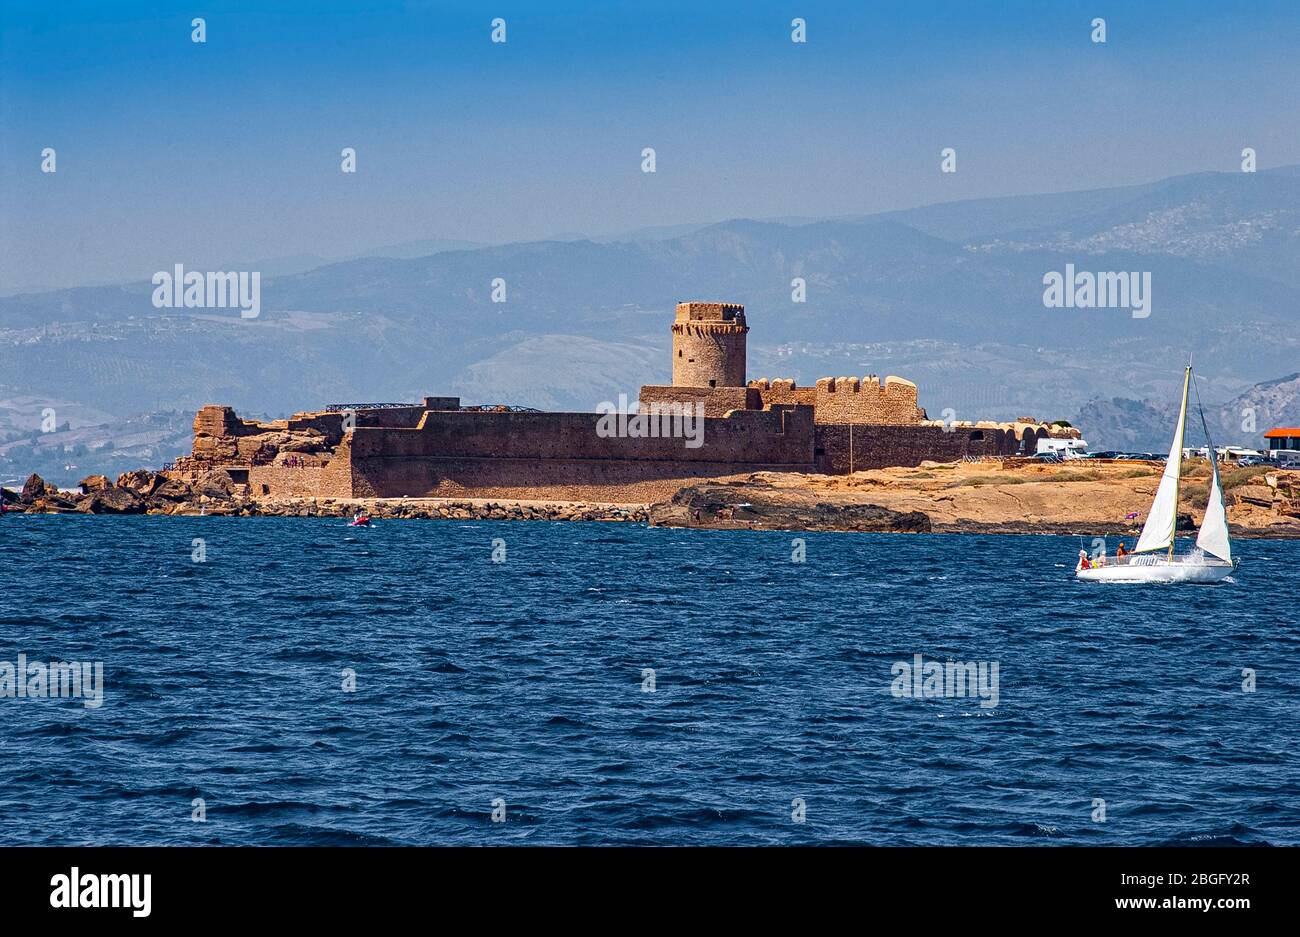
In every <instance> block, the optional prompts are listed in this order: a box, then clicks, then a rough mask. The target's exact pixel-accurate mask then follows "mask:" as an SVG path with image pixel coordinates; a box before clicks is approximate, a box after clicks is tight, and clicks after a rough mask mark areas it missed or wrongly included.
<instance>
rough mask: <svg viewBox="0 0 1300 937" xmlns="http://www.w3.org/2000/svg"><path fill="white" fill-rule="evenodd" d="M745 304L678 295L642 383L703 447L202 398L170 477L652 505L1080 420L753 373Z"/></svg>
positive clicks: (499, 420)
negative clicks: (278, 413) (946, 404)
mask: <svg viewBox="0 0 1300 937" xmlns="http://www.w3.org/2000/svg"><path fill="white" fill-rule="evenodd" d="M748 333H749V326H748V324H747V323H746V321H745V308H744V306H742V305H739V304H736V303H702V302H686V303H678V304H677V312H676V316H675V319H674V321H673V324H672V356H673V357H672V362H673V367H672V383H671V384H669V385H647V386H644V387H642V388H641V392H640V398H639V399H640V405H639V411H638V412H647V411H655V412H663V411H667V410H669V409H672V410H673V411H674V412H680V411H681V408H689V410H688V411H687V412H690V413H693V414H699V420H700V425H699V427H698V428H699V438H698V440H696V442H695V445H694V446H688V445H684V444H683V440H682V439H681V438H674V437H672V436H668V435H664V436H657V435H656V436H648V435H641V436H632V437H629V436H618V435H610V434H608V433H605V432H601V431H600V427H601V425H602V424H601V423H600V421H601V419H602V417H601V416H600V415H599V414H597V413H543V412H537V411H519V410H512V409H509V408H505V407H489V408H484V407H463V406H461V404H460V400H459V398H456V397H425V398H424V399H423V400H422V401H421V402H420V403H416V404H356V405H334V406H331V407H329V408H328V409H326V410H320V411H311V412H304V413H296V414H294V415H293V416H292V417H290V418H288V419H285V420H272V421H268V422H259V421H254V420H243V419H240V418H239V417H238V416H237V415H236V414H235V412H234V411H233V410H232V409H231V408H230V407H225V406H205V407H203V408H202V409H201V410H200V411H199V412H198V414H197V416H196V417H195V419H194V448H193V452H192V454H191V455H189V456H186V457H184V458H182V459H180V460H179V461H178V462H177V465H176V468H175V469H174V471H175V472H177V473H179V474H180V475H181V476H182V477H187V478H198V477H200V476H202V475H203V474H205V473H206V472H208V471H211V470H213V469H222V470H224V471H226V472H228V473H229V474H230V476H231V478H232V479H233V481H234V483H235V484H236V485H237V486H241V487H242V486H247V493H248V494H249V495H250V496H252V497H254V498H283V497H315V498H366V497H384V498H395V497H413V498H419V497H429V498H438V497H479V498H525V499H526V498H534V499H548V500H571V501H581V500H587V501H615V502H620V501H621V502H649V501H656V500H661V499H666V498H668V497H670V496H671V495H672V494H673V492H675V491H676V490H677V489H678V488H680V487H682V486H684V485H689V484H693V483H695V482H699V481H703V480H707V479H712V478H718V477H722V476H728V475H737V474H742V473H749V472H757V471H776V472H808V473H827V474H841V473H847V472H852V471H857V470H861V469H868V468H882V467H885V466H891V465H904V466H907V465H919V464H920V463H921V462H922V461H924V460H927V459H932V460H936V461H953V460H956V459H961V458H963V457H966V456H999V455H1014V454H1016V453H1017V452H1025V453H1033V452H1034V451H1035V450H1036V448H1037V441H1038V440H1039V439H1040V438H1043V437H1047V436H1062V435H1069V436H1077V435H1078V432H1077V431H1076V430H1073V429H1070V428H1062V427H1053V426H1047V425H1044V424H1041V423H1038V422H1036V421H1033V420H1030V419H1028V418H1023V419H1021V420H1019V421H1017V422H1013V423H994V422H979V423H952V422H949V423H947V424H944V423H941V422H938V421H934V420H930V419H928V418H927V416H926V413H925V411H924V410H923V409H921V408H920V407H918V406H917V390H916V385H915V384H913V383H912V382H911V381H906V380H904V379H902V378H900V377H892V376H891V377H886V378H884V380H883V381H882V380H880V379H879V378H877V377H876V376H875V375H869V376H867V377H865V378H862V379H859V378H856V377H827V378H822V379H821V380H819V381H817V382H816V384H815V385H814V386H811V387H800V386H797V385H796V384H795V382H794V381H792V380H771V381H769V380H767V379H762V380H755V381H747V380H746V373H745V372H746V348H745V345H746V336H747V335H748Z"/></svg>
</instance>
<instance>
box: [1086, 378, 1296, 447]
mask: <svg viewBox="0 0 1300 937" xmlns="http://www.w3.org/2000/svg"><path fill="white" fill-rule="evenodd" d="M1194 404H1195V398H1193V407H1194ZM1177 411H1178V401H1177V399H1173V398H1171V399H1169V400H1167V401H1152V400H1130V399H1126V398H1122V397H1113V398H1111V399H1109V400H1095V401H1090V402H1089V403H1088V404H1086V405H1085V406H1084V407H1083V408H1081V409H1080V411H1079V412H1078V414H1077V415H1076V416H1075V417H1074V419H1073V422H1075V425H1077V426H1082V427H1085V428H1086V432H1087V437H1088V444H1089V447H1090V448H1091V449H1093V450H1094V451H1097V450H1104V449H1121V450H1140V451H1158V452H1164V451H1166V450H1167V449H1168V448H1169V441H1170V439H1172V437H1173V428H1174V421H1175V419H1176V418H1177ZM1205 419H1206V422H1207V423H1208V424H1209V427H1210V434H1211V436H1212V437H1213V439H1214V444H1215V445H1216V446H1246V447H1248V448H1251V449H1260V448H1263V445H1264V440H1263V434H1264V433H1265V431H1267V430H1269V429H1271V428H1272V427H1274V426H1300V374H1291V375H1288V376H1287V377H1282V378H1278V379H1277V380H1273V381H1264V382H1262V383H1259V384H1256V385H1255V386H1253V387H1251V388H1249V389H1248V390H1246V391H1245V392H1244V393H1242V394H1239V395H1237V396H1236V397H1234V398H1233V399H1232V400H1230V401H1228V402H1227V403H1223V404H1218V405H1211V404H1209V403H1208V402H1206V405H1205ZM1252 423H1253V425H1254V427H1255V429H1254V430H1251V429H1250V428H1249V427H1250V426H1251V425H1252ZM1187 439H1188V445H1196V446H1201V445H1204V444H1205V433H1204V431H1203V430H1202V428H1201V425H1200V422H1199V418H1198V417H1197V415H1196V412H1195V410H1194V409H1193V410H1192V415H1191V416H1190V417H1189V420H1188V425H1187Z"/></svg>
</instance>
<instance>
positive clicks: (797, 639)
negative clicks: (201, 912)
mask: <svg viewBox="0 0 1300 937" xmlns="http://www.w3.org/2000/svg"><path fill="white" fill-rule="evenodd" d="M796 538H798V539H801V540H802V541H803V548H802V549H803V555H804V559H805V561H804V562H802V563H800V562H792V556H794V555H796V553H797V550H798V544H795V543H793V541H794V540H795V539H796ZM1236 546H1237V549H1238V551H1239V554H1240V557H1241V560H1242V564H1241V568H1240V569H1239V570H1238V572H1237V573H1236V575H1235V581H1230V582H1228V583H1225V584H1223V585H1219V586H1188V585H1181V586H1169V585H1163V586H1161V585H1146V586H1138V585H1104V584H1078V583H1076V582H1074V581H1073V579H1072V566H1073V563H1074V557H1075V555H1076V554H1077V552H1078V549H1079V543H1078V541H1077V540H1076V539H1074V538H1065V537H1013V536H1006V537H979V536H944V535H913V536H908V535H886V534H881V535H876V534H832V533H806V534H795V533H785V532H781V533H778V532H721V531H686V530H668V529H652V528H647V527H644V526H636V525H631V524H563V523H543V522H528V523H504V522H503V523H494V522H465V523H458V522H430V521H390V522H382V521H381V522H379V523H377V525H376V526H375V527H374V528H373V529H371V530H355V529H352V528H349V527H347V526H345V524H344V523H343V522H342V521H340V520H329V519H306V518H216V517H210V518H201V517H190V518H160V517H156V518H155V517H149V518H146V517H120V518H109V517H80V516H77V517H71V516H61V517H60V516H35V515H33V516H27V515H23V516H10V517H6V518H4V519H2V520H0V661H6V660H7V661H8V662H9V663H10V664H11V665H16V664H17V661H18V655H19V654H24V655H25V656H26V660H27V661H28V662H33V661H35V662H49V661H76V662H99V663H102V668H103V670H102V672H103V683H102V701H101V704H100V705H98V706H87V705H86V702H87V701H86V700H84V699H67V698H59V699H49V698H17V696H14V697H10V698H0V730H2V731H0V821H2V822H0V842H3V843H4V844H8V845H21V844H268V845H301V844H340V845H347V844H356V845H383V844H718V845H721V844H815V843H841V844H849V843H852V844H881V845H904V844H948V845H961V844H999V845H1021V844H1051V843H1061V844H1085V845H1087V844H1098V845H1102V844H1135V845H1136V844H1182V843H1206V844H1233V843H1243V844H1264V843H1272V844H1297V843H1300V718H1298V717H1300V707H1298V705H1297V702H1298V701H1300V625H1298V623H1297V622H1298V619H1300V615H1298V613H1297V588H1296V582H1297V576H1296V571H1297V569H1298V568H1300V543H1294V542H1291V543H1288V542H1273V541H1246V542H1240V543H1238V544H1237V545H1236ZM494 552H495V557H496V559H499V560H502V561H501V562H494ZM200 559H201V560H202V561H201V562H199V561H196V560H200ZM916 655H922V660H923V661H924V662H926V663H928V662H931V661H938V662H940V663H941V664H945V665H946V663H947V662H948V661H949V660H952V661H955V662H962V663H966V662H982V663H984V664H985V665H986V670H985V672H986V674H988V675H990V679H991V674H992V670H991V665H992V664H994V663H996V664H997V668H998V669H997V700H996V705H992V706H990V705H981V704H982V703H983V704H987V703H990V702H992V698H991V695H986V696H985V697H980V696H972V695H967V696H955V695H954V696H936V697H933V698H925V697H924V695H922V698H908V697H907V696H902V695H899V693H900V692H901V690H900V689H899V684H900V680H899V679H898V677H897V674H898V673H899V672H900V671H899V668H900V667H901V666H903V665H907V666H909V667H910V666H912V665H913V664H914V662H915V661H916ZM0 668H2V665H0ZM1246 669H1249V670H1251V671H1253V673H1254V677H1253V680H1254V688H1253V692H1247V690H1246V689H1244V688H1243V684H1244V683H1247V685H1248V681H1249V679H1250V675H1249V674H1246V675H1243V670H1246ZM349 675H354V676H349ZM353 681H354V685H353ZM902 682H905V683H906V684H907V686H908V688H909V689H910V688H911V687H912V686H913V684H912V683H910V682H908V681H902ZM85 689H86V688H84V687H83V691H85ZM985 689H990V687H988V686H987V685H986V686H985ZM91 702H94V701H93V700H91ZM1103 801H1104V804H1103V803H1102V802H1103Z"/></svg>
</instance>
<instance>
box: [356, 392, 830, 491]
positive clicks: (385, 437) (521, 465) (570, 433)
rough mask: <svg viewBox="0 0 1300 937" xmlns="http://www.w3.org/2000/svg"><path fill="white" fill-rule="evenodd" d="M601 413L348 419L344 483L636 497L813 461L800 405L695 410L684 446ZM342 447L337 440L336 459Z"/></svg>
mask: <svg viewBox="0 0 1300 937" xmlns="http://www.w3.org/2000/svg"><path fill="white" fill-rule="evenodd" d="M601 419H602V417H601V416H600V415H598V414H592V413H465V412H460V413H438V412H429V413H427V414H426V415H425V418H424V419H423V420H422V422H421V424H420V427H419V429H417V430H401V429H397V430H392V429H377V428H368V427H358V428H357V429H356V431H355V432H354V433H353V434H352V436H351V439H350V444H351V445H350V449H351V451H350V453H349V455H350V461H351V470H352V481H351V489H352V491H353V493H354V494H355V496H357V497H400V496H402V495H407V496H410V497H452V496H473V497H528V496H530V494H529V493H530V492H531V497H549V498H560V497H561V495H562V494H563V493H564V492H568V494H570V495H574V496H576V497H578V498H583V499H589V500H607V501H608V500H624V499H627V500H638V501H639V500H645V499H646V498H651V499H652V498H653V497H657V496H658V494H659V493H661V492H662V491H663V490H665V486H664V485H663V484H660V483H664V482H676V483H677V484H679V485H680V484H686V483H687V482H686V481H683V480H684V479H692V480H694V479H703V478H710V477H717V476H719V475H731V474H735V473H738V472H751V471H767V470H770V471H810V470H811V469H812V467H813V462H814V457H813V425H812V414H811V412H810V411H808V410H806V409H799V410H794V409H778V410H767V411H742V412H740V413H736V414H733V415H732V417H730V418H728V419H710V418H705V419H704V420H703V421H702V422H703V436H702V442H703V444H702V445H701V446H700V447H699V448H694V449H692V448H687V447H686V445H685V442H686V440H685V439H682V438H663V437H660V438H654V437H648V438H618V437H608V438H602V437H601V436H598V435H597V425H598V423H599V421H600V420H601ZM343 455H344V453H343V452H342V450H340V452H339V453H338V454H337V455H336V460H337V459H338V458H339V457H342V456H343ZM673 490H675V488H674V489H673ZM669 493H671V491H670V492H669Z"/></svg>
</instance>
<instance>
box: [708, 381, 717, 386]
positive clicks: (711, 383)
mask: <svg viewBox="0 0 1300 937" xmlns="http://www.w3.org/2000/svg"><path fill="white" fill-rule="evenodd" d="M709 386H710V387H717V386H718V382H717V381H709Z"/></svg>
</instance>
